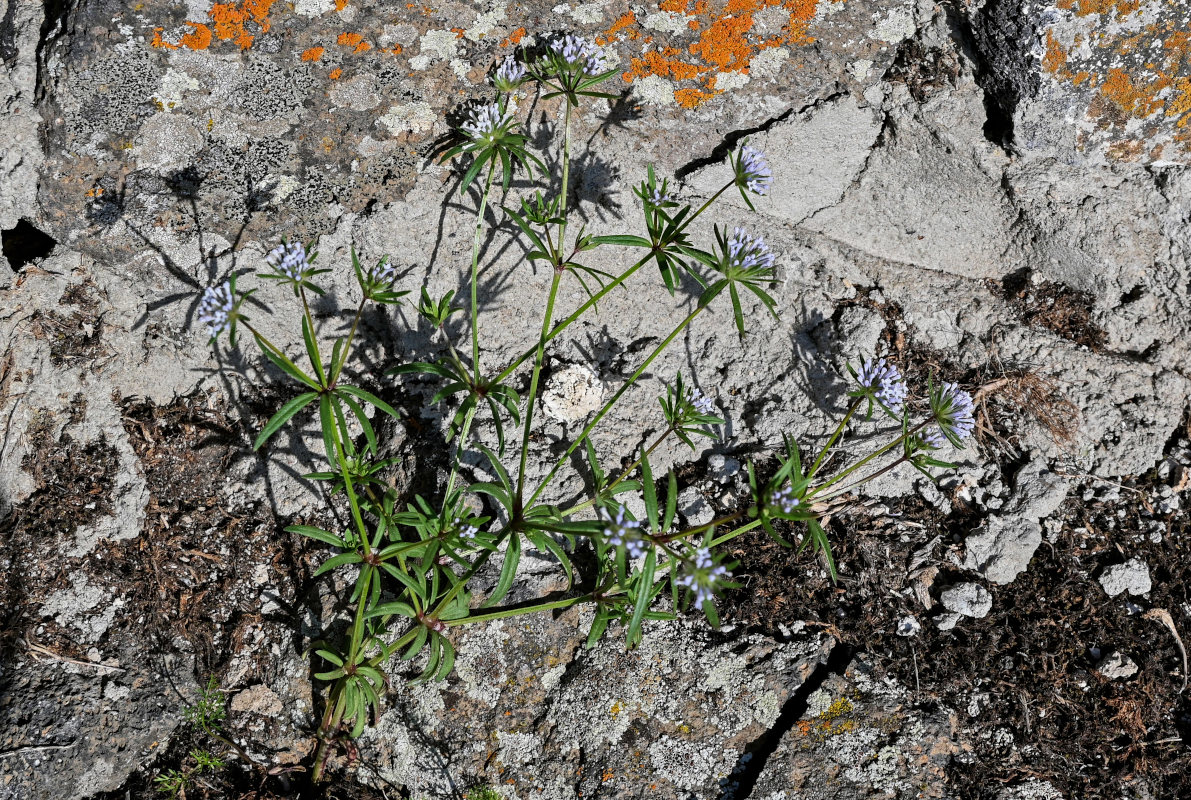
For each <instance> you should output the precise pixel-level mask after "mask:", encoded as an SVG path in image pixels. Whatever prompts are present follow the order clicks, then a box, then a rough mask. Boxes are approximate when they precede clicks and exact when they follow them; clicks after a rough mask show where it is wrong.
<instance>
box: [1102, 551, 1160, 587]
mask: <svg viewBox="0 0 1191 800" xmlns="http://www.w3.org/2000/svg"><path fill="white" fill-rule="evenodd" d="M1098 580H1099V581H1100V586H1102V587H1103V588H1104V591H1105V593H1107V594H1108V596H1109V597H1116V596H1117V595H1119V594H1121V593H1122V592H1128V593H1129V594H1131V595H1142V594H1145V593H1146V592H1148V591H1149V590H1150V588H1151V587H1152V585H1153V584H1152V583H1151V582H1150V568H1149V566H1148V565H1147V564H1146V563H1145V562H1144V561H1142V560H1141V559H1139V558H1131V559H1129V560H1128V561H1126V562H1125V563H1123V564H1113V565H1112V566H1111V567H1109V568H1108V569H1106V570H1104V573H1103V574H1102V575H1101V576H1100V577H1099V578H1098Z"/></svg>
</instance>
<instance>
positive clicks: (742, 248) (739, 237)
mask: <svg viewBox="0 0 1191 800" xmlns="http://www.w3.org/2000/svg"><path fill="white" fill-rule="evenodd" d="M727 256H728V266H730V267H737V268H739V269H770V268H771V267H773V262H774V261H775V260H776V259H775V256H774V255H773V253H772V252H770V250H769V247H768V245H766V244H765V238H764V237H762V236H749V235H748V233H747V232H745V230H744V228H736V229H735V230H733V231H732V237H731V238H730V239H728V243H727Z"/></svg>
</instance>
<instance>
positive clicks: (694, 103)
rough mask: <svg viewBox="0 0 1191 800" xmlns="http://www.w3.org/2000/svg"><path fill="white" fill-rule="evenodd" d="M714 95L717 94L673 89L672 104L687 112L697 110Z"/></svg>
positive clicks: (696, 90)
mask: <svg viewBox="0 0 1191 800" xmlns="http://www.w3.org/2000/svg"><path fill="white" fill-rule="evenodd" d="M716 94H717V92H701V91H699V90H698V89H675V90H674V102H676V103H678V105H680V106H682V107H683V108H685V109H688V110H689V109H692V108H698V107H699V106H701V105H703V104H704V103H706V102H707V101H708V100H710V99H711V98H713V97H715V95H716Z"/></svg>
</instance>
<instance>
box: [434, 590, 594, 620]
mask: <svg viewBox="0 0 1191 800" xmlns="http://www.w3.org/2000/svg"><path fill="white" fill-rule="evenodd" d="M594 599H595V596H594V594H585V595H580V596H579V597H572V598H569V599H567V600H555V601H553V602H550V603H538V604H537V605H532V606H525V607H523V608H507V609H503V610H497V611H490V612H488V613H487V614H473V615H472V616H470V617H463V618H462V619H448V620H443V624H444V625H452V626H453V625H467V624H469V623H472V622H490V621H492V620H494V619H507V618H508V617H520V616H523V615H525V614H536V613H538V612H540V611H554V610H557V609H560V608H570V607H571V606H575V605H578V604H580V603H587V602H590V601H592V600H594Z"/></svg>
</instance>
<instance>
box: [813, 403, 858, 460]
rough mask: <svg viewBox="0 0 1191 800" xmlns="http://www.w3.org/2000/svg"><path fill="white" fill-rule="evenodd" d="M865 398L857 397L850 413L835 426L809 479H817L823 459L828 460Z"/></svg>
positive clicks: (849, 410)
mask: <svg viewBox="0 0 1191 800" xmlns="http://www.w3.org/2000/svg"><path fill="white" fill-rule="evenodd" d="M863 399H864V398H863V397H857V398H856V399H855V400H854V401H853V402H852V406H851V407H850V408H849V409H848V413H847V414H845V415H844V418H843V419H841V420H840V421H839V425H836V426H835V433H833V434H831V438H830V439H828V440H827V444H826V445H824V447H823V451H822V452H821V453H819V457H818V458H816V459H815V463H813V464H811V468H810V471H809V472H807V473H806V477H807V478H813V477H815V473H816V472H818V471H819V467H820V466H821V465H822V464H823V459H824V458H826V456H827V452H828V451H829V450H831V446H832V445H834V444H835V440H836V439H838V438H839V436H840V434H841V433H843V432H844V427H845V426H846V425H847V424H848V420H850V419H852V415H853V414H855V413H856V409H858V408H860V403H861V401H862V400H863Z"/></svg>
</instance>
